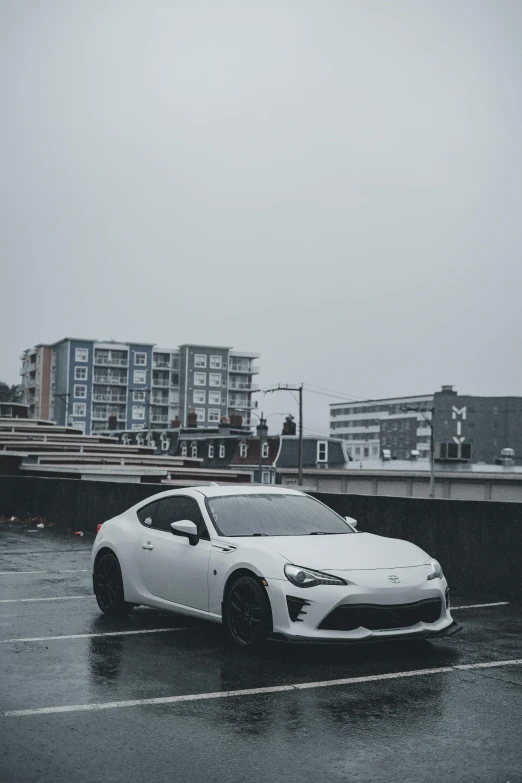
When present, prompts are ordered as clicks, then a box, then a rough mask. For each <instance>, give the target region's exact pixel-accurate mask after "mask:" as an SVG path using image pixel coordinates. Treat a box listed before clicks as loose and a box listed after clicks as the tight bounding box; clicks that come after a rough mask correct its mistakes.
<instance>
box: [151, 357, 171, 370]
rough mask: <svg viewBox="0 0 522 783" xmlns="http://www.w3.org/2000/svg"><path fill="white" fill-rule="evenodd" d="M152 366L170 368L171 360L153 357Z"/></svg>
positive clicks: (159, 368)
mask: <svg viewBox="0 0 522 783" xmlns="http://www.w3.org/2000/svg"><path fill="white" fill-rule="evenodd" d="M152 366H153V367H154V369H155V370H170V362H169V361H168V360H167V359H153V361H152Z"/></svg>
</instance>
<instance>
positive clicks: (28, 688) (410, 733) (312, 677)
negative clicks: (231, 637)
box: [0, 525, 522, 783]
mask: <svg viewBox="0 0 522 783" xmlns="http://www.w3.org/2000/svg"><path fill="white" fill-rule="evenodd" d="M92 541H93V538H92V537H88V536H84V537H83V538H80V537H75V536H74V535H72V534H71V533H68V532H63V531H61V532H60V531H56V530H52V529H46V530H44V531H41V532H29V530H28V529H26V528H22V527H20V526H17V525H1V526H0V660H1V678H0V780H1V781H5V782H6V783H18V782H19V781H20V782H23V783H29V781H30V782H31V783H33V782H34V783H36V782H37V783H47V782H49V783H61V781H67V783H69V782H72V783H76V781H79V782H83V781H86V782H87V781H89V783H92V781H128V783H141V782H142V781H149V780H150V781H158V782H160V781H174V782H175V783H177V782H178V781H220V782H221V781H223V782H226V783H236V782H237V783H239V782H240V781H252V782H253V783H269V782H270V781H285V783H293V782H294V781H295V782H296V783H298V782H299V783H308V781H314V783H318V782H319V783H320V782H322V781H350V783H358V782H359V781H360V782H361V783H373V782H374V781H375V782H377V781H378V783H382V782H383V781H386V783H390V781H401V783H405V782H409V781H412V783H413V782H415V783H418V781H424V780H426V781H428V780H429V781H432V780H434V781H437V783H446V781H448V783H449V782H450V781H451V782H453V781H470V783H471V781H473V782H474V783H476V781H484V782H486V781H487V783H497V782H498V783H508V782H509V783H521V782H522V665H521V664H520V663H518V664H511V663H510V664H509V665H506V666H501V667H491V668H478V669H477V668H475V669H454V668H452V669H451V670H450V671H445V672H439V673H431V674H428V673H426V674H420V675H415V676H409V677H407V676H400V677H397V676H393V675H397V674H404V673H411V672H418V671H420V670H429V669H433V668H440V667H455V666H459V665H462V664H474V663H491V662H499V661H517V660H520V659H521V658H522V606H521V604H520V603H518V604H516V603H510V604H509V605H505V606H498V607H485V608H476V609H463V610H457V611H455V613H454V616H455V618H456V619H457V620H458V621H459V622H461V623H462V625H463V626H464V630H463V631H462V633H460V634H458V635H457V636H454V637H451V638H448V639H444V640H440V641H436V642H423V643H417V644H412V643H390V644H379V645H364V646H357V647H353V646H350V647H294V646H288V645H284V644H280V643H272V644H270V645H268V646H267V648H266V649H265V650H264V651H263V652H261V653H258V654H256V655H255V656H253V657H252V656H249V657H245V656H244V655H243V654H241V653H240V652H239V651H236V650H235V649H234V648H232V647H231V646H230V645H229V644H228V642H227V641H226V639H225V638H224V634H223V631H222V629H221V627H219V626H215V625H212V624H204V623H203V624H202V623H199V622H196V621H193V620H190V619H187V618H185V617H182V616H180V615H175V614H167V613H162V612H159V611H156V610H152V609H145V608H138V609H134V610H133V612H132V613H131V615H130V616H129V617H128V618H125V619H115V618H108V617H105V616H103V615H102V614H100V612H99V610H98V608H97V605H96V601H95V600H94V599H93V598H92V590H91V577H90V572H89V570H88V569H89V565H90V549H91V546H92ZM23 572H29V573H23ZM41 598H45V599H51V598H64V599H65V600H44V601H35V600H33V599H41ZM452 598H453V604H454V605H463V604H466V605H467V604H473V603H482V602H493V601H499V600H502V596H491V595H482V596H479V595H474V596H469V595H467V596H464V595H458V594H455V593H454V594H453V596H452ZM22 599H31V600H27V601H26V600H22ZM155 629H168V630H166V631H162V632H159V633H136V634H122V635H112V636H110V635H105V634H114V633H119V632H122V631H145V630H155ZM81 634H86V635H87V636H78V635H81ZM92 634H97V635H96V636H93V635H92ZM61 636H68V637H72V638H58V637H61ZM42 637H43V638H42ZM47 637H52V638H51V639H49V638H47ZM17 640H24V641H17ZM383 674H388V675H392V676H391V677H390V678H387V679H378V680H369V681H363V682H358V683H348V684H338V685H332V686H329V687H314V688H309V689H292V690H286V691H282V692H275V693H257V694H256V693H254V694H239V695H235V696H231V697H226V698H224V697H218V698H214V697H213V698H208V697H206V696H205V694H216V693H221V692H224V691H237V690H240V691H241V690H245V689H256V688H266V687H272V686H290V685H296V684H299V683H316V682H324V681H330V680H338V679H345V678H360V677H373V676H375V675H383ZM197 694H199V695H203V698H201V699H199V700H193V701H185V702H176V703H170V704H154V705H150V704H149V705H143V704H138V705H135V706H121V707H118V708H114V709H105V708H101V705H106V704H108V703H111V702H121V701H134V700H142V699H150V698H163V697H170V696H181V695H197ZM75 705H80V706H83V705H98V708H96V709H90V710H78V709H74V710H73V711H70V712H64V713H38V712H31V713H29V714H23V715H13V714H6V713H12V712H15V711H19V710H38V709H42V708H43V709H46V708H53V707H60V706H75Z"/></svg>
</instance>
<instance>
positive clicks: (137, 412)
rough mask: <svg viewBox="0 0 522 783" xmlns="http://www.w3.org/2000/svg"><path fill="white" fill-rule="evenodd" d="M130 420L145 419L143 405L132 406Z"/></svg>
mask: <svg viewBox="0 0 522 783" xmlns="http://www.w3.org/2000/svg"><path fill="white" fill-rule="evenodd" d="M132 418H133V419H139V420H140V421H143V420H144V418H145V405H133V406H132Z"/></svg>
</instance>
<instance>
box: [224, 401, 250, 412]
mask: <svg viewBox="0 0 522 783" xmlns="http://www.w3.org/2000/svg"><path fill="white" fill-rule="evenodd" d="M255 407H256V404H255V402H252V400H244V401H240V400H237V401H235V400H230V402H229V403H228V409H229V410H236V411H240V410H245V411H246V410H250V409H251V408H255Z"/></svg>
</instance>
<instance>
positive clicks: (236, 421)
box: [230, 413, 243, 429]
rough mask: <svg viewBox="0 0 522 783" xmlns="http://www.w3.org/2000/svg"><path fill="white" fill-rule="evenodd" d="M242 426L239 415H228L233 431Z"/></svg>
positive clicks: (241, 418)
mask: <svg viewBox="0 0 522 783" xmlns="http://www.w3.org/2000/svg"><path fill="white" fill-rule="evenodd" d="M242 424H243V417H242V416H241V414H240V413H232V414H231V415H230V426H231V427H232V428H233V429H239V428H240V427H241V425H242Z"/></svg>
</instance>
